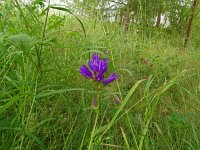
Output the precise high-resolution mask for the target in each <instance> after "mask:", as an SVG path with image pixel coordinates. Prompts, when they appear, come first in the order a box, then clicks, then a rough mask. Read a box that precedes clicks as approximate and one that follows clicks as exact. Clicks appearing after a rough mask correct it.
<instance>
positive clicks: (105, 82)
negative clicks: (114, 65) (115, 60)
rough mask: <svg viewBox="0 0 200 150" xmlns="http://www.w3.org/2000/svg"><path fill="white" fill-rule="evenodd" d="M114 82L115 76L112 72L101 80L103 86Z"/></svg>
mask: <svg viewBox="0 0 200 150" xmlns="http://www.w3.org/2000/svg"><path fill="white" fill-rule="evenodd" d="M114 80H117V76H116V75H115V73H113V72H112V73H111V74H110V76H109V77H108V78H106V79H105V80H103V84H104V85H107V84H109V83H111V82H112V81H114Z"/></svg>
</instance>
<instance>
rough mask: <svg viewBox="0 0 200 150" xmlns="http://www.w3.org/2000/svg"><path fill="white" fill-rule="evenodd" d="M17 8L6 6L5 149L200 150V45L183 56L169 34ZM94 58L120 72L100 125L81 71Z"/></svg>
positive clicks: (0, 136)
mask: <svg viewBox="0 0 200 150" xmlns="http://www.w3.org/2000/svg"><path fill="white" fill-rule="evenodd" d="M16 2H17V1H8V2H5V3H1V6H0V9H1V24H0V28H1V30H0V60H1V63H0V85H1V86H0V92H1V94H0V149H2V150H7V149H137V150H141V149H145V150H146V149H175V150H176V149H194V150H196V149H199V148H200V141H199V136H200V130H199V127H200V124H199V123H200V122H199V119H198V116H199V113H200V94H199V93H200V84H199V83H200V71H199V68H200V62H199V59H200V54H199V49H198V47H196V45H194V46H193V45H192V44H193V43H195V42H193V43H190V45H189V48H188V49H187V51H184V52H183V51H181V46H182V40H183V39H182V38H181V37H179V36H178V35H177V36H174V35H170V34H168V33H167V32H166V31H165V30H163V31H152V35H151V36H150V37H148V38H147V37H145V36H144V35H143V36H142V37H141V36H140V34H139V33H137V32H135V30H134V29H131V30H130V31H129V32H125V31H123V29H121V28H120V27H119V26H118V25H117V24H116V23H112V24H110V23H105V22H99V23H97V24H96V22H95V21H93V20H92V19H83V18H81V17H80V18H79V17H77V16H76V17H74V16H71V17H70V16H68V17H64V16H56V15H48V10H47V9H46V10H44V11H43V12H42V13H41V12H40V11H39V10H37V8H36V7H34V5H31V6H26V7H24V6H23V5H19V4H18V3H16ZM48 9H58V10H61V11H65V12H66V13H71V14H73V13H72V12H71V11H70V10H68V9H61V8H60V7H55V6H49V7H48ZM73 15H74V14H73ZM45 17H46V19H45ZM94 24H96V25H95V27H94ZM144 38H145V40H144ZM92 53H99V54H100V55H101V56H102V57H107V58H108V60H109V61H110V62H109V67H110V68H111V70H114V71H115V72H117V74H118V76H119V79H118V80H117V81H116V82H115V83H113V84H112V85H110V86H107V87H104V89H102V90H101V91H100V92H99V93H100V98H101V101H100V110H99V115H98V117H96V119H95V111H94V110H93V108H92V100H93V98H94V97H95V94H96V91H95V87H94V86H93V85H92V83H91V82H90V81H88V80H86V79H84V78H83V77H81V76H80V75H79V71H78V69H79V67H80V66H81V65H82V64H83V63H87V61H88V59H89V57H90V55H91V54H92ZM88 55H89V57H88ZM93 127H95V128H93ZM93 129H94V130H93Z"/></svg>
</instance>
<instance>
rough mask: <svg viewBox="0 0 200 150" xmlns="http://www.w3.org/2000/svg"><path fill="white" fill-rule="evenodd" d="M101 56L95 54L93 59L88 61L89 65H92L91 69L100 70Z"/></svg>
mask: <svg viewBox="0 0 200 150" xmlns="http://www.w3.org/2000/svg"><path fill="white" fill-rule="evenodd" d="M100 62H101V60H100V57H99V55H98V54H93V55H92V59H91V60H90V61H89V62H88V65H89V66H90V69H91V70H92V71H93V72H94V73H97V72H99V65H100Z"/></svg>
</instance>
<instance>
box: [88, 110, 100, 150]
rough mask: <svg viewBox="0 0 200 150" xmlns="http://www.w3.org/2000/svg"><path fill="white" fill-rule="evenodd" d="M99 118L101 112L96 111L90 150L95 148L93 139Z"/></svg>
mask: <svg viewBox="0 0 200 150" xmlns="http://www.w3.org/2000/svg"><path fill="white" fill-rule="evenodd" d="M98 117H99V112H98V111H96V118H95V122H94V126H93V129H92V133H91V138H90V143H89V146H88V150H92V149H93V148H92V147H93V144H92V143H93V139H94V137H95V129H96V126H97V120H98Z"/></svg>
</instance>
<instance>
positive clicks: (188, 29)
mask: <svg viewBox="0 0 200 150" xmlns="http://www.w3.org/2000/svg"><path fill="white" fill-rule="evenodd" d="M197 3H198V0H194V1H193V5H192V13H191V15H190V20H189V23H188V26H187V32H186V37H185V42H184V48H186V46H187V42H188V39H189V36H190V32H191V27H192V21H193V17H194V11H195V8H196V6H197Z"/></svg>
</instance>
